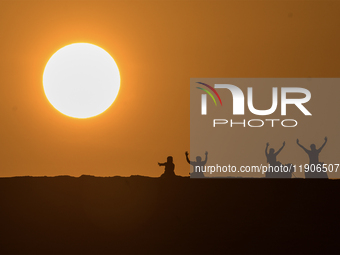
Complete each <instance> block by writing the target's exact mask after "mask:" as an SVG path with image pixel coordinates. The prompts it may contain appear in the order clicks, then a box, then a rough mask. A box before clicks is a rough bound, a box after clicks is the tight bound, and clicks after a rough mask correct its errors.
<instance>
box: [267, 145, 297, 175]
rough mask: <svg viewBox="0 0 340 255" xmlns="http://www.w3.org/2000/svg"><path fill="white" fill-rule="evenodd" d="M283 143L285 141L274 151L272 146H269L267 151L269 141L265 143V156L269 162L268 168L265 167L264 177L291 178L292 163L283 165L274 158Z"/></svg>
mask: <svg viewBox="0 0 340 255" xmlns="http://www.w3.org/2000/svg"><path fill="white" fill-rule="evenodd" d="M285 145H286V142H283V144H282V147H281V148H280V149H279V150H278V151H277V152H275V150H274V149H273V148H270V150H269V153H268V147H269V143H267V145H266V149H265V153H266V157H267V163H269V165H270V168H268V169H267V172H266V178H292V173H293V172H294V167H293V165H292V164H286V165H283V164H282V163H281V162H280V161H277V159H276V156H277V155H279V153H280V152H281V151H282V149H283V147H285Z"/></svg>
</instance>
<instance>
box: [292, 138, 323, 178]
mask: <svg viewBox="0 0 340 255" xmlns="http://www.w3.org/2000/svg"><path fill="white" fill-rule="evenodd" d="M296 143H297V145H299V146H300V147H301V148H302V149H303V150H304V151H305V152H306V153H307V154H308V157H309V167H310V169H314V170H315V171H314V172H311V171H307V172H306V171H305V178H328V175H327V172H326V171H325V172H324V171H321V172H317V171H316V169H317V165H318V164H321V167H322V165H323V162H322V163H321V162H319V154H320V152H321V150H322V149H323V147H325V145H326V143H327V137H325V142H324V143H323V145H321V147H320V148H319V149H316V146H315V144H311V145H310V150H308V149H306V148H305V147H304V146H303V145H301V144H300V143H299V139H296ZM311 165H314V166H313V167H311Z"/></svg>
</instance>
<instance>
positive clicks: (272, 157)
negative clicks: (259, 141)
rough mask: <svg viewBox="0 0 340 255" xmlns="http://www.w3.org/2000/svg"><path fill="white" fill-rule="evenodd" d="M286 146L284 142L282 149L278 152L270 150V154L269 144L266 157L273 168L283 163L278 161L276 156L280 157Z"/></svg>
mask: <svg viewBox="0 0 340 255" xmlns="http://www.w3.org/2000/svg"><path fill="white" fill-rule="evenodd" d="M285 145H286V142H283V145H282V147H281V148H280V149H279V150H278V151H277V152H275V150H274V149H273V148H270V150H269V153H268V147H269V143H267V146H266V150H265V153H266V157H267V162H268V163H269V164H270V165H272V166H279V165H281V162H279V161H276V156H277V155H279V153H280V152H281V151H282V149H283V147H285Z"/></svg>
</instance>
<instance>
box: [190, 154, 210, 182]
mask: <svg viewBox="0 0 340 255" xmlns="http://www.w3.org/2000/svg"><path fill="white" fill-rule="evenodd" d="M185 157H186V159H187V162H188V163H189V164H190V165H192V166H194V170H193V171H192V172H191V173H190V176H191V177H193V178H204V173H203V172H202V170H203V167H204V165H205V164H206V163H207V160H208V152H207V151H206V152H205V160H204V161H202V158H201V157H200V156H197V157H196V161H190V159H189V153H188V152H187V151H186V152H185Z"/></svg>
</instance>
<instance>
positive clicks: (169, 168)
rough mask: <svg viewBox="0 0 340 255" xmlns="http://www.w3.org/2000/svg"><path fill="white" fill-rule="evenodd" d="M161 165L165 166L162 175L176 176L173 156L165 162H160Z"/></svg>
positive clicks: (166, 176)
mask: <svg viewBox="0 0 340 255" xmlns="http://www.w3.org/2000/svg"><path fill="white" fill-rule="evenodd" d="M158 165H159V166H165V168H164V173H163V174H162V175H161V177H162V178H168V177H174V176H176V175H175V164H174V163H173V158H172V156H169V157H168V158H167V161H166V162H165V163H159V162H158Z"/></svg>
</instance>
